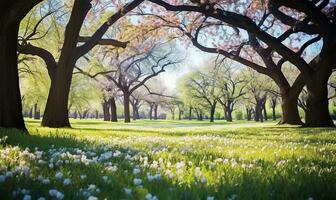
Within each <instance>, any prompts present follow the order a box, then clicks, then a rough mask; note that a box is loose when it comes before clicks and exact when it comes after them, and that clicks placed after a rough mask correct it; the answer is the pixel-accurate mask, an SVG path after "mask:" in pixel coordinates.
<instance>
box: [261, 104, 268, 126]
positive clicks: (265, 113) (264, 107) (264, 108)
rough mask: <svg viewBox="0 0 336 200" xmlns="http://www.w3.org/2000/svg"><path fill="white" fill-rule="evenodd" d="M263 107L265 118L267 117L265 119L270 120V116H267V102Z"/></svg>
mask: <svg viewBox="0 0 336 200" xmlns="http://www.w3.org/2000/svg"><path fill="white" fill-rule="evenodd" d="M262 109H263V111H264V118H265V121H267V120H268V117H267V110H266V102H264V103H263V106H262Z"/></svg>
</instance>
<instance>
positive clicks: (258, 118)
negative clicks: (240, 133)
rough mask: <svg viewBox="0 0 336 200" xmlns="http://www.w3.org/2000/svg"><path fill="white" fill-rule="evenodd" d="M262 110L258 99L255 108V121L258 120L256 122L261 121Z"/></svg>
mask: <svg viewBox="0 0 336 200" xmlns="http://www.w3.org/2000/svg"><path fill="white" fill-rule="evenodd" d="M260 111H261V108H260V101H259V100H257V101H256V105H255V108H254V121H256V122H259V121H260Z"/></svg>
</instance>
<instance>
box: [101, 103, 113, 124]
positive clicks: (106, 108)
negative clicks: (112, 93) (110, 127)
mask: <svg viewBox="0 0 336 200" xmlns="http://www.w3.org/2000/svg"><path fill="white" fill-rule="evenodd" d="M102 105H103V114H104V121H110V119H111V116H110V110H109V101H106V100H104V102H103V104H102Z"/></svg>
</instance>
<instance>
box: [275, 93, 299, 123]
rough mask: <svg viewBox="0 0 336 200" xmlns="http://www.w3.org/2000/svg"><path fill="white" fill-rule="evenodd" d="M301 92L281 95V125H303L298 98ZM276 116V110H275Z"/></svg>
mask: <svg viewBox="0 0 336 200" xmlns="http://www.w3.org/2000/svg"><path fill="white" fill-rule="evenodd" d="M299 94H300V92H298V91H294V90H293V89H292V90H291V91H289V92H282V93H281V108H282V116H281V121H280V122H279V124H291V125H302V124H303V123H302V121H301V118H300V115H299V110H298V105H297V101H298V96H299ZM274 115H275V109H274Z"/></svg>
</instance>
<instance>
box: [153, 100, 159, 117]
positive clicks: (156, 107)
mask: <svg viewBox="0 0 336 200" xmlns="http://www.w3.org/2000/svg"><path fill="white" fill-rule="evenodd" d="M158 107H159V105H157V104H155V105H154V120H157V119H158Z"/></svg>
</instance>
